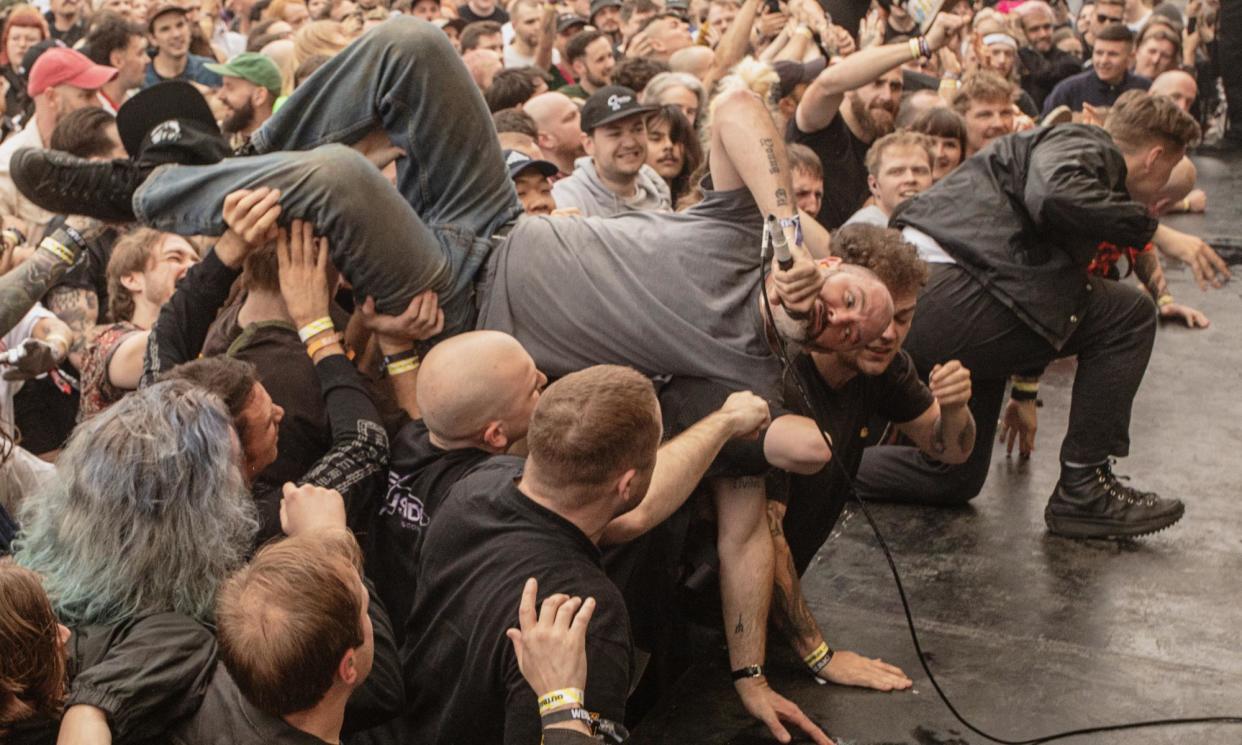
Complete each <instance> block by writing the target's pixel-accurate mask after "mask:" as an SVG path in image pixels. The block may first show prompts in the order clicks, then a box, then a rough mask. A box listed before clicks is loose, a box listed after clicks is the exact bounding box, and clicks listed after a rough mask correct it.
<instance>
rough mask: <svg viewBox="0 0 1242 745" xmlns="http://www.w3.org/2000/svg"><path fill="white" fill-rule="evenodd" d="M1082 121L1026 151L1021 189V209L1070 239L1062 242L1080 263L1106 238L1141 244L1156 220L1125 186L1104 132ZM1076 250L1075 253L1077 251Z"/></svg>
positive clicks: (1115, 151) (1117, 155)
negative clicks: (1028, 156)
mask: <svg viewBox="0 0 1242 745" xmlns="http://www.w3.org/2000/svg"><path fill="white" fill-rule="evenodd" d="M1091 129H1092V128H1087V127H1073V128H1071V127H1065V128H1064V130H1065V132H1064V133H1063V134H1062V133H1056V132H1054V133H1053V134H1050V135H1049V136H1048V137H1047V138H1045V139H1044V140H1043V141H1042V142H1040V143H1039V144H1038V145H1037V146H1036V147H1035V148H1033V149H1032V151H1031V162H1030V165H1029V168H1028V172H1027V179H1026V187H1025V191H1024V193H1023V201H1024V202H1025V206H1026V211H1027V214H1029V215H1030V216H1031V219H1032V220H1033V221H1034V223H1035V228H1036V229H1037V230H1038V231H1040V233H1045V234H1051V235H1061V236H1065V237H1068V238H1073V239H1076V240H1067V241H1065V243H1064V246H1065V248H1066V250H1069V251H1071V252H1076V253H1075V254H1074V255H1073V258H1074V261H1075V262H1076V263H1078V264H1081V265H1082V266H1084V267H1085V266H1086V265H1087V264H1089V263H1090V262H1091V260H1092V259H1093V258H1095V253H1096V246H1097V245H1098V243H1099V241H1101V240H1108V241H1112V242H1114V243H1117V244H1118V245H1122V246H1143V245H1145V244H1146V243H1147V242H1148V241H1150V240H1151V237H1152V234H1154V233H1155V232H1156V226H1157V222H1156V219H1155V218H1153V217H1152V216H1151V215H1150V214H1149V213H1148V211H1147V208H1146V207H1144V206H1143V205H1141V204H1139V203H1138V202H1135V201H1134V200H1133V199H1131V198H1130V195H1129V194H1128V193H1127V192H1126V189H1125V174H1126V169H1125V161H1124V160H1123V159H1122V156H1121V152H1120V151H1119V150H1118V149H1117V148H1116V146H1114V145H1113V144H1112V143H1111V141H1109V142H1100V141H1099V140H1100V139H1101V138H1102V139H1104V140H1107V139H1108V136H1107V135H1105V134H1103V131H1102V130H1100V131H1098V133H1097V132H1092V131H1090V130H1091ZM1078 254H1081V255H1078Z"/></svg>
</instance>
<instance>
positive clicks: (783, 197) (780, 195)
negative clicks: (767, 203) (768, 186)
mask: <svg viewBox="0 0 1242 745" xmlns="http://www.w3.org/2000/svg"><path fill="white" fill-rule="evenodd" d="M788 204H789V192H787V191H785V189H784V188H779V189H777V190H776V206H777V207H784V206H786V205H788Z"/></svg>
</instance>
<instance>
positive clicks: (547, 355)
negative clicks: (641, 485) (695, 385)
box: [479, 189, 780, 398]
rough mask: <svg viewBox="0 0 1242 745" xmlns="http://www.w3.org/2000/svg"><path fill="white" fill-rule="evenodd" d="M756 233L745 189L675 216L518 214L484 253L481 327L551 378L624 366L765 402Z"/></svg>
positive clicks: (768, 369) (770, 360)
mask: <svg viewBox="0 0 1242 745" xmlns="http://www.w3.org/2000/svg"><path fill="white" fill-rule="evenodd" d="M762 233H763V218H762V216H761V215H760V214H759V209H758V207H757V206H756V205H755V202H754V200H753V199H752V198H751V196H750V193H749V192H748V191H747V190H745V189H739V190H736V191H728V192H713V191H708V192H706V194H705V197H704V199H703V201H702V202H700V203H699V204H696V205H695V206H693V207H691V208H690V209H689V210H687V211H686V212H681V213H654V212H631V213H626V214H622V215H617V216H615V217H607V218H601V217H585V218H584V217H525V218H522V219H521V220H519V221H518V223H517V224H516V226H514V228H513V230H512V232H510V233H509V235H508V237H507V238H506V239H505V242H504V243H503V244H502V245H501V246H500V247H499V248H498V249H497V250H495V251H493V252H492V255H491V258H490V260H489V266H488V271H487V278H486V280H485V282H484V284H483V285H482V287H481V289H482V291H483V295H482V302H481V307H480V309H479V328H486V329H495V330H498V331H504V332H506V333H508V334H512V335H513V336H514V337H516V338H517V340H518V341H520V342H521V343H522V346H524V347H525V348H526V351H528V352H529V353H530V354H531V356H532V357H533V358H534V360H535V364H537V365H538V366H539V369H540V370H542V371H543V372H544V373H546V374H547V375H549V376H551V377H559V376H562V375H566V374H568V373H571V372H574V371H576V370H581V369H583V368H585V367H590V366H591V365H597V364H620V365H629V366H631V367H633V368H635V369H637V370H639V371H640V372H642V373H644V374H646V375H684V376H693V377H700V378H708V379H711V380H716V381H719V382H720V383H723V384H725V385H727V386H729V387H730V388H733V389H738V390H740V389H749V390H752V391H754V392H755V393H758V394H760V395H763V396H765V397H769V398H773V397H774V396H775V395H776V394H777V393H778V392H779V383H780V364H779V362H778V361H777V360H776V358H775V357H774V356H773V355H772V353H771V352H770V350H769V349H768V346H767V343H766V342H765V340H764V338H763V331H762V328H763V324H762V316H761V315H760V310H759V295H758V291H759V264H760V258H759V250H760V242H761V238H762Z"/></svg>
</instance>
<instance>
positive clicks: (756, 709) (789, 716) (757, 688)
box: [734, 678, 833, 745]
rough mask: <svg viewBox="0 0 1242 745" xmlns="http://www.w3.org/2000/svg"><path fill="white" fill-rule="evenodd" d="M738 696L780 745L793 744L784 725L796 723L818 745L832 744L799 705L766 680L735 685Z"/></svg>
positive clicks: (754, 680)
mask: <svg viewBox="0 0 1242 745" xmlns="http://www.w3.org/2000/svg"><path fill="white" fill-rule="evenodd" d="M734 687H735V688H736V689H737V693H738V695H739V696H741V698H742V705H743V706H745V707H746V711H749V712H750V714H751V716H753V717H755V718H756V719H758V720H759V721H761V722H763V723H764V724H766V725H767V726H768V730H770V731H771V732H772V736H773V737H775V738H776V739H777V740H779V741H781V742H791V741H792V740H793V738H792V737H791V736H790V734H789V730H787V729H785V725H784V724H782V722H789V723H791V724H796V725H797V726H798V728H799V729H801V730H802V731H803V732H805V733H807V735H809V736H810V738H811V740H812V741H813V742H815V743H817V744H818V745H833V744H832V740H829V739H828V735H825V734H824V731H823V730H821V729H820V728H819V727H818V726H816V724H815V723H814V722H812V721H811V720H810V718H809V717H807V715H806V714H803V713H802V709H800V708H798V705H797V704H795V703H794V702H792V701H790V700H789V699H787V698H785V697H784V696H782V695H780V694H779V693H777V692H776V691H774V690H772V687H771V686H769V685H768V681H767V680H766V679H764V678H743V679H742V680H739V681H737V682H736V683H734Z"/></svg>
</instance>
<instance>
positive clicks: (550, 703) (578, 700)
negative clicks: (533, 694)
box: [539, 688, 586, 716]
mask: <svg viewBox="0 0 1242 745" xmlns="http://www.w3.org/2000/svg"><path fill="white" fill-rule="evenodd" d="M585 697H586V694H585V693H583V692H582V689H581V688H557V689H556V690H555V691H549V692H548V693H545V694H543V695H542V696H540V697H539V716H543V715H544V714H547V713H548V712H549V710H550V709H555V708H556V707H558V706H564V705H565V704H577V705H578V706H584V705H585V704H584V703H583V699H584V698H585Z"/></svg>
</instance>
